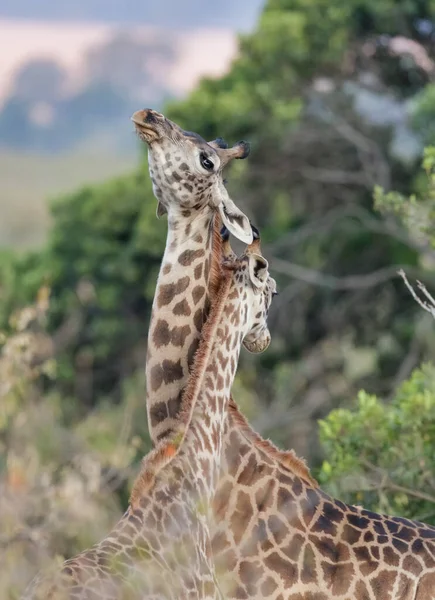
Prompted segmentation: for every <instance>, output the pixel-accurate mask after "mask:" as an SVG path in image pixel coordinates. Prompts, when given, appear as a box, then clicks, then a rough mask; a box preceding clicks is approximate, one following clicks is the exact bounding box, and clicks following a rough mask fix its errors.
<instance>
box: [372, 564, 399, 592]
mask: <svg viewBox="0 0 435 600" xmlns="http://www.w3.org/2000/svg"><path fill="white" fill-rule="evenodd" d="M396 577H397V573H396V571H387V570H386V569H384V570H383V571H381V572H380V573H379V575H376V577H373V579H371V581H370V585H371V587H372V590H373V593H374V594H375V597H376V598H388V596H389V595H390V594H392V593H393V587H394V583H395V581H396Z"/></svg>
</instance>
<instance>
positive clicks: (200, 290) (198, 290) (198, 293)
mask: <svg viewBox="0 0 435 600" xmlns="http://www.w3.org/2000/svg"><path fill="white" fill-rule="evenodd" d="M204 294H205V287H204V286H203V285H197V286H196V287H194V288H193V290H192V300H193V302H194V304H198V302H199V301H200V300H201V298H202V297H203V296H204Z"/></svg>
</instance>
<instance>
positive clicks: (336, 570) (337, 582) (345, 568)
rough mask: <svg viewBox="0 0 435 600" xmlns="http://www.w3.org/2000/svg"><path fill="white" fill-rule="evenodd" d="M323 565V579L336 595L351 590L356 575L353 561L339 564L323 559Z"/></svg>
mask: <svg viewBox="0 0 435 600" xmlns="http://www.w3.org/2000/svg"><path fill="white" fill-rule="evenodd" d="M321 567H322V572H323V581H324V582H325V584H326V586H327V587H328V588H329V589H330V590H331V592H332V594H333V595H334V596H340V595H343V594H345V593H346V592H347V591H348V590H349V588H350V586H351V584H352V581H353V578H354V575H355V569H354V566H353V564H352V563H344V564H340V565H338V564H331V563H328V562H326V561H322V563H321Z"/></svg>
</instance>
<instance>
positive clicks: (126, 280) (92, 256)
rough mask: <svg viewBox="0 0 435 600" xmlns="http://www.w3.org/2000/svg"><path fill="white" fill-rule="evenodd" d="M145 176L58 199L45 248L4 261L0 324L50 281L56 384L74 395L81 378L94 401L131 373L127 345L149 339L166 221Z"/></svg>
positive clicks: (132, 366)
mask: <svg viewBox="0 0 435 600" xmlns="http://www.w3.org/2000/svg"><path fill="white" fill-rule="evenodd" d="M145 173H146V167H144V168H143V169H141V173H138V174H137V175H134V176H129V177H124V178H120V179H117V180H114V181H110V182H108V183H106V184H104V185H101V186H97V187H93V188H91V187H88V188H84V189H82V190H81V191H79V192H77V193H75V194H71V195H69V196H66V197H64V198H61V199H60V200H58V201H57V202H55V203H54V205H53V209H52V216H53V227H52V229H51V231H50V234H49V238H48V243H47V246H46V248H45V249H44V250H43V251H42V252H40V253H32V254H26V255H24V256H21V257H12V258H9V259H7V258H5V260H4V261H2V263H1V264H3V265H4V266H3V273H4V278H5V284H4V286H2V288H3V289H4V292H3V293H4V298H2V303H1V306H2V312H0V317H2V323H3V327H5V326H6V316H7V314H8V312H9V310H10V309H11V307H12V306H11V305H12V304H13V301H14V302H15V304H16V305H19V304H20V303H23V304H24V303H26V302H28V301H29V299H31V298H32V297H33V296H34V294H35V293H36V290H37V289H38V287H39V285H41V283H42V282H45V283H47V284H48V285H49V286H50V287H51V294H52V300H51V304H50V310H49V315H48V322H49V330H50V331H52V332H55V331H58V332H60V333H59V336H60V337H59V340H58V343H59V346H60V347H61V349H62V350H61V352H60V353H59V357H58V360H59V367H58V377H57V384H58V385H61V386H63V388H62V389H64V391H66V392H67V393H70V392H71V393H72V392H73V391H74V385H75V382H76V379H77V377H78V376H80V379H81V394H83V397H84V398H85V399H86V400H87V401H88V402H91V403H93V401H94V393H95V392H96V390H98V394H104V393H105V392H113V389H114V386H116V385H117V384H118V382H119V381H120V378H121V377H124V376H126V375H128V374H131V373H132V372H133V371H134V370H135V368H136V367H137V366H138V365H137V363H136V362H135V359H134V357H133V355H132V354H133V353H131V348H133V347H135V348H137V346H138V344H139V343H140V341H141V340H143V339H144V338H145V337H146V331H147V318H148V315H149V310H150V303H151V301H152V297H153V286H152V285H150V282H154V285H155V280H156V273H157V269H158V265H159V262H160V258H161V255H162V251H163V242H164V238H165V224H164V223H163V222H161V223H160V222H158V221H156V218H155V201H154V197H153V196H152V192H151V190H150V183H149V180H148V177H146V176H145ZM0 268H1V267H0ZM2 279H3V278H2ZM12 299H13V301H12ZM142 358H143V356H142ZM136 360H137V358H136ZM109 364H110V368H108V365H109Z"/></svg>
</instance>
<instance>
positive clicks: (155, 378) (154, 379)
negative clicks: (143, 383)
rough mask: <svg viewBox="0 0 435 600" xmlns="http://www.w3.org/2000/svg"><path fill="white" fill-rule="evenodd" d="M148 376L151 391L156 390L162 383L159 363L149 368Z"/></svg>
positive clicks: (161, 370) (161, 371)
mask: <svg viewBox="0 0 435 600" xmlns="http://www.w3.org/2000/svg"><path fill="white" fill-rule="evenodd" d="M150 378H151V382H150V385H151V389H152V391H153V392H156V391H157V390H158V389H159V388H160V386H161V385H162V383H163V369H162V366H161V365H155V366H154V367H153V368H152V369H151V373H150Z"/></svg>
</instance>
